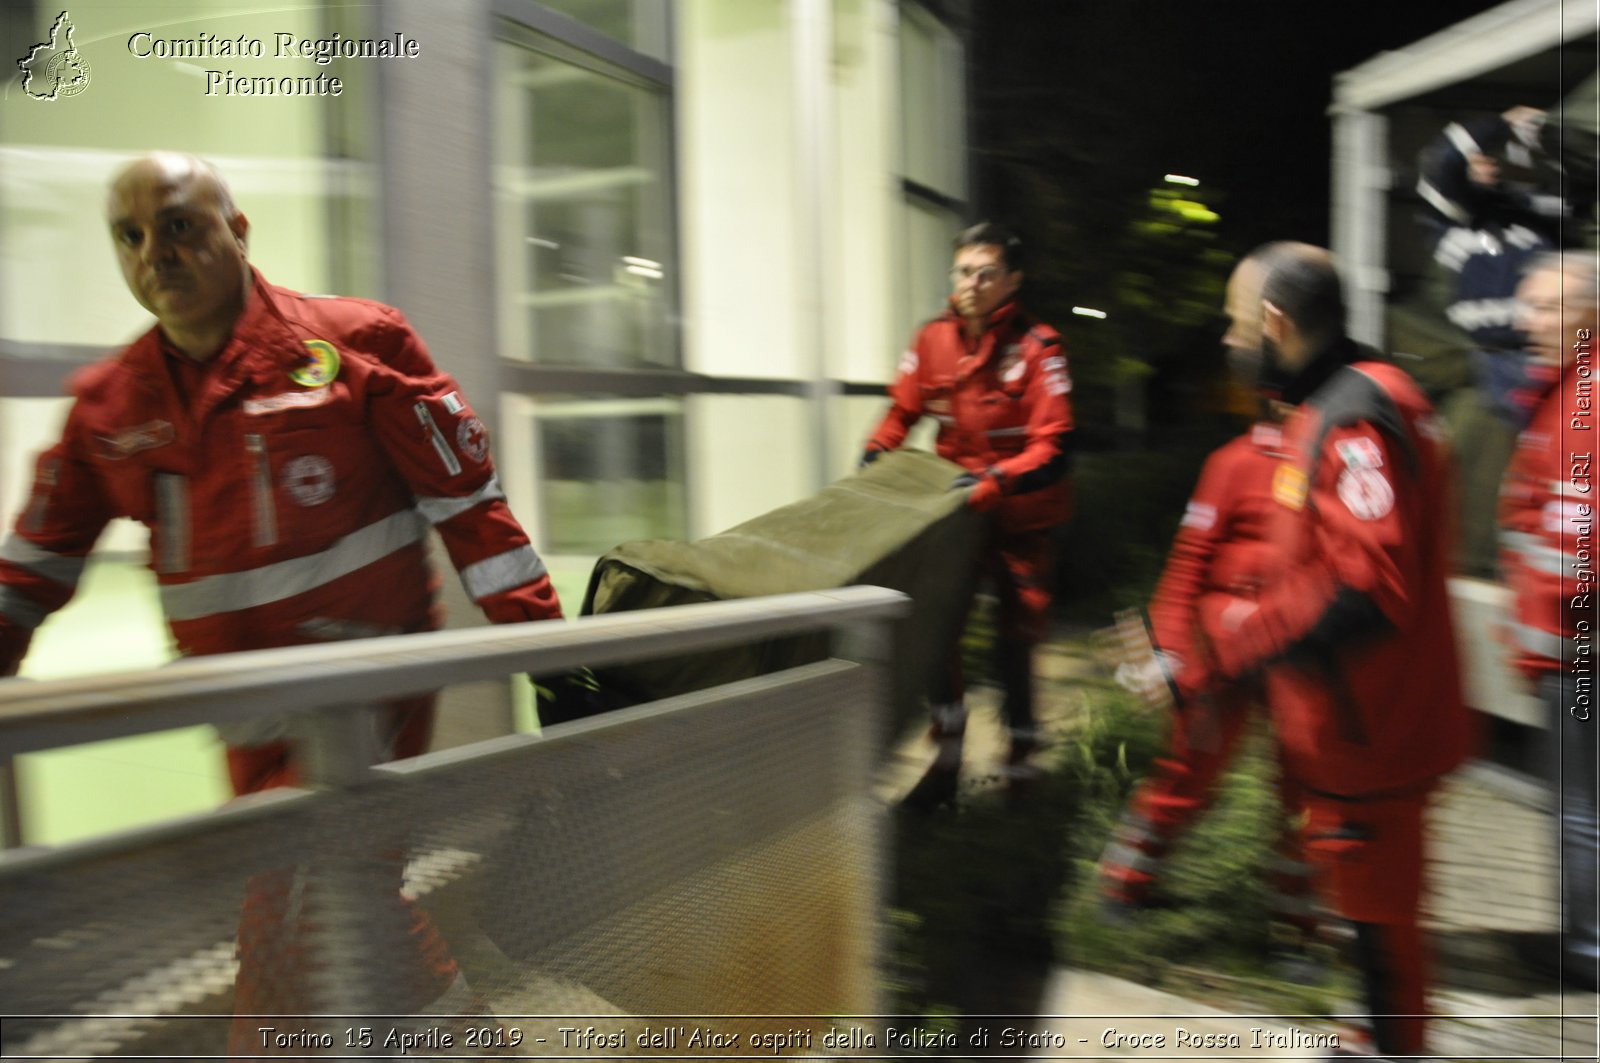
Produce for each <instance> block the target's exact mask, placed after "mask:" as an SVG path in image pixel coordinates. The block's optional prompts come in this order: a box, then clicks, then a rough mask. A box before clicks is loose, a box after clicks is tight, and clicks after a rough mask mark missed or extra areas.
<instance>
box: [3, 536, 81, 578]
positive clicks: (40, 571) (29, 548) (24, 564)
mask: <svg viewBox="0 0 1600 1063" xmlns="http://www.w3.org/2000/svg"><path fill="white" fill-rule="evenodd" d="M0 561H7V562H10V563H11V564H13V565H16V566H17V567H18V568H20V569H22V570H24V571H26V572H31V573H33V574H34V575H35V576H43V577H44V578H45V579H47V580H49V581H50V582H51V583H59V584H61V585H62V586H63V587H76V586H77V585H78V578H79V577H80V576H82V575H83V565H84V561H85V558H81V557H68V556H67V555H66V554H56V553H51V552H50V551H49V550H46V549H44V548H43V547H42V546H39V545H38V544H36V543H31V542H29V541H28V540H27V539H24V538H23V537H22V536H20V535H12V536H10V537H9V538H7V539H6V541H5V542H4V543H0Z"/></svg>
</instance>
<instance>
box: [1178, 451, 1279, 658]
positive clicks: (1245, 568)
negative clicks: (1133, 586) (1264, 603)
mask: <svg viewBox="0 0 1600 1063" xmlns="http://www.w3.org/2000/svg"><path fill="white" fill-rule="evenodd" d="M1288 454H1289V452H1288V450H1287V449H1285V445H1284V441H1283V430H1282V428H1281V427H1280V426H1278V425H1276V424H1273V423H1271V422H1269V421H1262V422H1260V423H1258V424H1255V425H1252V426H1251V428H1250V430H1249V431H1248V432H1246V433H1244V434H1243V435H1241V436H1239V437H1238V438H1237V439H1232V440H1229V441H1228V442H1227V443H1224V444H1223V445H1222V446H1220V447H1218V448H1217V449H1216V450H1215V451H1213V452H1212V454H1211V456H1210V457H1208V458H1207V459H1206V463H1205V465H1204V466H1203V467H1202V468H1201V470H1200V479H1199V480H1198V482H1196V484H1195V488H1194V494H1193V495H1191V496H1190V497H1189V504H1188V506H1187V507H1186V508H1185V510H1184V514H1183V521H1182V523H1180V524H1179V526H1178V534H1177V535H1176V536H1175V537H1174V538H1173V540H1172V549H1171V550H1170V551H1169V552H1168V553H1167V564H1166V567H1165V568H1164V569H1163V570H1162V573H1161V581H1160V582H1159V583H1158V584H1157V585H1156V592H1155V595H1154V596H1153V597H1152V598H1151V600H1150V626H1151V629H1152V631H1153V632H1154V634H1155V638H1156V642H1157V644H1158V645H1159V646H1160V648H1161V650H1162V651H1163V652H1166V653H1171V654H1173V655H1175V656H1176V657H1177V658H1178V659H1179V660H1185V659H1187V658H1188V657H1190V656H1192V655H1193V654H1194V653H1195V652H1197V651H1198V647H1197V646H1196V636H1197V634H1200V628H1199V624H1200V613H1201V610H1200V603H1201V602H1202V601H1204V600H1205V599H1206V598H1208V597H1210V596H1211V595H1214V594H1228V595H1240V596H1249V595H1254V594H1256V593H1257V592H1258V591H1259V590H1260V587H1261V579H1262V575H1263V573H1265V572H1266V571H1268V570H1269V569H1270V568H1271V566H1272V556H1273V550H1272V544H1271V542H1270V540H1269V530H1270V527H1271V524H1272V515H1273V510H1274V503H1273V501H1272V476H1273V473H1274V472H1275V471H1276V470H1277V467H1278V466H1279V465H1280V464H1281V463H1282V462H1283V461H1284V459H1285V458H1286V457H1288ZM1218 635H1219V633H1218V632H1210V633H1208V634H1206V636H1205V637H1206V639H1207V641H1210V640H1211V639H1215V638H1216V637H1218Z"/></svg>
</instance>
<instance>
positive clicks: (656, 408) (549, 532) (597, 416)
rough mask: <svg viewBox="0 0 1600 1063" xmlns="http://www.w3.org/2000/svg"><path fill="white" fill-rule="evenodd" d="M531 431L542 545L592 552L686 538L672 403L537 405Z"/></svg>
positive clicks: (676, 408) (677, 412) (678, 431)
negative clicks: (539, 467) (539, 469)
mask: <svg viewBox="0 0 1600 1063" xmlns="http://www.w3.org/2000/svg"><path fill="white" fill-rule="evenodd" d="M537 433H538V448H539V454H540V457H541V459H542V463H543V466H544V475H543V476H541V477H540V480H539V491H540V494H541V499H540V506H539V510H540V512H541V513H543V514H544V546H545V549H547V550H548V551H550V552H551V553H554V554H565V555H582V556H587V557H595V556H598V555H600V554H603V553H605V552H606V551H607V550H610V549H611V548H612V547H614V546H616V545H617V544H618V543H624V542H628V541H629V540H633V539H683V538H686V537H687V532H688V529H687V521H686V519H685V508H684V497H683V479H684V478H683V464H684V462H683V406H682V403H681V402H680V401H678V400H675V399H645V400H617V401H609V402H608V401H603V400H602V401H594V400H588V401H585V400H577V401H571V402H554V403H546V402H541V403H540V404H539V407H538V422H537Z"/></svg>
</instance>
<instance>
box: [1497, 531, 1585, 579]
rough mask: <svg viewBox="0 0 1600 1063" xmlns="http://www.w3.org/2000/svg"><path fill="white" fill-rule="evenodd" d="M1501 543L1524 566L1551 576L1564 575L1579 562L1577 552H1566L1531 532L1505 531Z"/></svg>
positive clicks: (1501, 534)
mask: <svg viewBox="0 0 1600 1063" xmlns="http://www.w3.org/2000/svg"><path fill="white" fill-rule="evenodd" d="M1500 545H1501V547H1502V548H1504V549H1505V551H1506V552H1507V553H1509V554H1511V555H1513V556H1514V557H1515V558H1516V559H1517V561H1518V562H1519V563H1520V564H1522V566H1523V567H1524V568H1530V569H1532V570H1533V571H1535V572H1543V573H1545V574H1547V575H1551V576H1564V575H1566V574H1567V572H1568V571H1569V570H1571V569H1575V568H1576V567H1577V564H1578V557H1577V555H1576V554H1564V553H1562V552H1561V551H1560V550H1559V549H1557V548H1556V547H1554V546H1549V545H1547V544H1546V543H1545V541H1544V540H1543V539H1541V538H1539V537H1538V536H1537V535H1534V534H1532V533H1530V532H1517V531H1503V532H1501V533H1500Z"/></svg>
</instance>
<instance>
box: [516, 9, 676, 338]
mask: <svg viewBox="0 0 1600 1063" xmlns="http://www.w3.org/2000/svg"><path fill="white" fill-rule="evenodd" d="M514 33H515V37H516V39H515V40H510V41H502V42H500V43H499V44H498V46H497V56H498V64H497V70H498V77H497V82H496V83H497V94H498V96H499V100H498V103H499V107H498V111H497V114H496V138H495V139H496V144H495V158H496V166H495V192H496V210H497V215H498V217H497V221H498V225H497V229H498V239H499V241H500V244H499V248H498V255H499V267H500V278H499V287H500V296H501V297H500V324H501V336H500V340H501V353H502V354H503V356H504V357H506V358H509V359H512V360H516V361H526V362H533V363H536V364H539V365H549V366H581V367H586V368H631V367H652V368H660V367H675V366H676V365H677V364H678V360H679V357H678V345H677V333H676V329H675V328H673V327H672V314H671V310H672V308H673V307H674V306H675V305H676V303H677V278H676V268H675V259H674V255H673V247H672V231H671V229H672V225H671V219H672V207H671V204H672V198H671V197H672V183H671V181H670V174H669V161H668V160H669V158H670V152H669V144H670V132H669V128H670V127H669V122H670V107H669V104H668V100H669V98H668V96H667V94H666V92H665V91H664V90H663V89H662V88H661V87H659V86H655V85H651V84H649V83H648V82H646V81H644V80H643V79H640V78H637V77H635V76H633V75H631V74H630V73H628V72H626V71H623V70H621V69H612V68H609V67H607V66H606V65H605V64H604V63H602V62H601V61H599V60H597V59H594V58H593V57H591V56H586V55H583V54H582V53H578V52H576V51H575V50H573V49H570V48H567V47H566V46H564V45H561V44H560V43H559V42H556V41H554V40H552V39H549V38H545V37H541V36H539V35H537V34H534V33H532V32H531V31H527V30H522V29H520V28H519V29H517V30H515V31H514Z"/></svg>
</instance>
